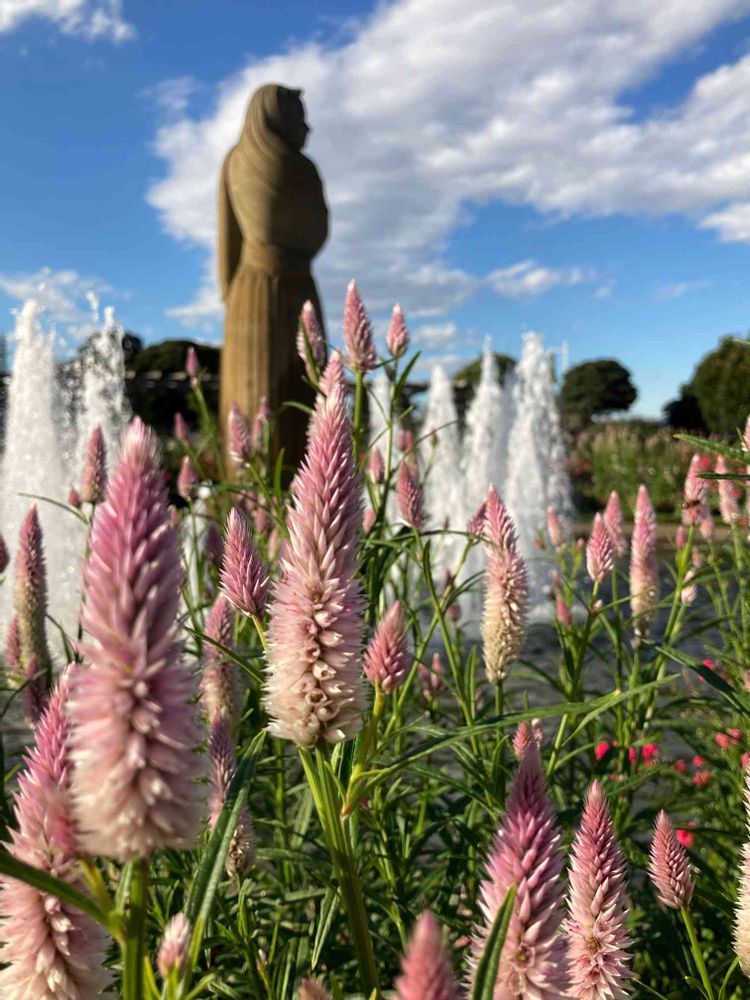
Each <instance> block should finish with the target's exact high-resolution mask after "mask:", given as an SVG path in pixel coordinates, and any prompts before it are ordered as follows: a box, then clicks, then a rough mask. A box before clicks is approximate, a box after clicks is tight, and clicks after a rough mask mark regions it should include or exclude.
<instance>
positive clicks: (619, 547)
mask: <svg viewBox="0 0 750 1000" xmlns="http://www.w3.org/2000/svg"><path fill="white" fill-rule="evenodd" d="M604 527H605V528H606V529H607V534H608V535H609V539H610V541H611V542H612V550H613V551H614V554H615V558H616V559H620V558H621V557H622V556H624V555H625V553H626V552H627V551H628V540H627V538H626V537H625V525H624V522H623V516H622V507H621V506H620V498H619V496H618V495H617V490H612V492H611V493H610V494H609V500H607V506H606V507H605V508H604Z"/></svg>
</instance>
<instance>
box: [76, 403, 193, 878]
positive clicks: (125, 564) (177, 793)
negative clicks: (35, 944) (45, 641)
mask: <svg viewBox="0 0 750 1000" xmlns="http://www.w3.org/2000/svg"><path fill="white" fill-rule="evenodd" d="M181 584H182V569H181V565H180V550H179V542H178V536H177V530H176V529H175V528H174V527H173V526H172V524H171V517H170V508H169V504H168V499H167V491H166V486H165V483H164V477H163V475H162V472H161V469H160V467H159V455H158V446H157V443H156V438H155V437H154V435H153V434H152V432H151V431H149V430H148V429H147V428H146V427H145V426H144V425H143V423H142V422H141V421H140V420H138V419H137V418H136V419H135V420H133V422H132V423H131V424H130V427H129V428H128V430H127V432H126V434H125V437H124V440H123V445H122V454H121V457H120V461H119V463H118V465H117V467H116V469H115V471H114V474H113V476H112V478H111V479H110V483H109V487H108V490H107V496H106V499H105V501H104V503H103V504H101V505H100V506H99V508H98V509H97V514H96V518H95V520H94V526H93V531H92V535H91V546H90V553H89V557H88V559H87V561H86V564H85V566H84V572H83V608H82V612H81V626H82V629H83V632H84V641H83V642H82V644H81V653H82V656H83V658H84V663H85V667H84V669H82V670H81V671H80V672H78V673H76V675H75V677H74V678H73V682H72V686H71V693H70V701H69V705H68V712H69V715H70V719H71V723H72V726H71V735H70V740H71V756H72V760H73V765H74V770H73V800H74V808H75V813H76V817H77V819H78V823H79V828H80V843H81V847H82V848H83V850H85V851H86V852H87V853H90V854H101V855H105V856H107V857H111V858H115V859H117V860H119V861H129V860H132V859H136V858H144V857H147V856H148V855H150V854H151V853H152V852H153V851H154V850H157V849H159V848H161V847H173V848H177V849H183V848H190V847H192V845H193V843H194V841H195V838H196V837H197V834H198V831H199V827H200V818H201V801H200V795H199V789H198V785H197V781H198V780H199V779H200V777H201V776H202V775H203V773H204V772H203V766H202V759H201V757H200V756H199V755H198V754H197V753H196V752H195V748H196V747H197V746H198V745H199V744H200V743H201V740H202V737H203V732H202V726H201V724H200V721H199V719H198V716H197V713H196V711H195V708H194V706H193V704H192V702H193V700H194V698H195V694H196V691H195V685H194V683H193V678H192V676H191V673H190V671H189V669H188V668H187V666H186V665H185V664H184V663H183V662H182V661H181V654H182V645H181V643H180V641H179V639H178V633H177V624H176V619H177V612H178V609H179V599H180V587H181Z"/></svg>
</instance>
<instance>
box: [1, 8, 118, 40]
mask: <svg viewBox="0 0 750 1000" xmlns="http://www.w3.org/2000/svg"><path fill="white" fill-rule="evenodd" d="M34 18H39V19H44V20H46V21H51V22H52V23H53V24H54V25H55V26H56V27H57V28H59V29H60V31H62V33H63V34H65V35H79V36H81V37H82V38H86V39H88V40H89V41H94V40H96V39H100V38H102V39H106V40H108V41H111V42H118V43H119V42H127V41H130V39H132V38H134V37H135V29H134V28H133V26H132V25H130V24H128V23H127V22H126V21H124V20H123V17H122V0H0V35H1V34H4V33H8V32H11V31H15V29H16V28H18V27H19V26H20V25H21V24H23V23H24V22H25V21H29V20H32V19H34Z"/></svg>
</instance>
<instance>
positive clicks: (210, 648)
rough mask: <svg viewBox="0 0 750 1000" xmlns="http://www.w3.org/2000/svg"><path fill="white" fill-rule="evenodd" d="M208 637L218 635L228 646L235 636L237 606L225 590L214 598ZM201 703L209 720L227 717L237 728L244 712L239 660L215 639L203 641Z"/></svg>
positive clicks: (230, 645) (228, 647)
mask: <svg viewBox="0 0 750 1000" xmlns="http://www.w3.org/2000/svg"><path fill="white" fill-rule="evenodd" d="M205 634H206V639H207V640H211V639H214V640H215V641H216V642H219V643H221V645H222V646H224V647H225V648H227V649H231V648H232V643H233V640H234V608H233V606H232V604H231V603H230V602H229V600H227V598H226V597H225V596H224V595H223V594H219V596H218V597H217V598H216V600H215V601H214V605H213V607H212V608H211V610H210V611H209V613H208V617H207V618H206V627H205ZM200 694H201V704H202V706H203V709H204V711H205V713H206V717H207V718H208V721H209V723H213V722H214V721H215V720H216V719H223V720H224V721H225V722H226V723H227V725H228V726H229V729H230V731H231V732H234V731H235V729H236V727H237V725H238V723H239V721H240V714H241V712H242V685H241V683H240V676H239V673H238V670H237V667H236V666H235V664H234V663H233V662H232V661H231V660H230V659H228V658H227V656H226V654H225V653H224V652H222V650H221V649H219V647H218V646H215V645H214V644H213V643H212V642H211V641H206V642H204V644H203V676H202V677H201V683H200Z"/></svg>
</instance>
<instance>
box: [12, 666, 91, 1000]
mask: <svg viewBox="0 0 750 1000" xmlns="http://www.w3.org/2000/svg"><path fill="white" fill-rule="evenodd" d="M68 683H69V673H66V674H64V675H63V676H62V678H61V680H60V683H59V685H58V687H57V689H56V690H55V691H54V693H53V694H52V697H51V699H50V703H49V707H48V708H47V710H46V712H45V714H44V716H43V718H42V720H41V722H40V724H39V728H38V729H37V733H36V745H35V746H34V747H33V749H32V750H31V752H30V753H29V755H28V757H27V758H26V769H25V770H24V771H23V773H22V774H21V776H20V778H19V781H18V790H17V791H16V793H15V795H14V803H15V813H16V821H17V829H12V830H10V837H11V843H10V844H9V845H8V851H9V852H10V854H12V855H13V857H14V858H17V859H18V860H19V861H24V862H26V864H29V865H33V866H34V867H35V868H39V869H41V870H42V871H45V872H47V873H49V874H50V875H53V876H55V878H59V879H63V880H64V881H65V882H69V883H71V884H73V885H75V886H76V887H77V888H82V887H81V885H80V884H79V882H78V863H77V857H76V828H75V823H74V819H73V810H72V802H71V792H70V771H71V766H70V759H69V755H68V737H69V726H68V721H67V719H66V715H65V699H66V697H67V694H68ZM0 940H1V941H2V942H3V947H2V948H1V949H0V963H6V964H5V968H4V969H3V970H2V971H0V996H3V997H7V998H8V1000H16V998H17V1000H20V998H28V1000H32V998H33V1000H93V998H94V997H98V996H101V994H102V993H103V992H104V990H105V989H106V987H107V986H108V985H109V981H110V977H109V975H108V973H107V972H106V970H105V969H104V968H103V963H104V958H105V955H106V951H107V940H106V937H105V934H104V932H103V931H102V930H101V928H100V927H99V926H98V924H96V923H95V922H94V921H93V920H92V919H91V917H89V916H87V915H86V914H83V913H81V912H80V911H79V910H77V909H75V908H74V907H73V906H71V905H70V904H68V903H63V902H61V901H60V900H59V899H57V898H56V897H54V896H50V895H48V894H47V893H43V892H40V891H39V890H38V889H34V888H32V887H31V886H29V885H26V883H25V882H17V881H16V880H15V879H11V878H5V877H0Z"/></svg>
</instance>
